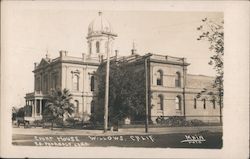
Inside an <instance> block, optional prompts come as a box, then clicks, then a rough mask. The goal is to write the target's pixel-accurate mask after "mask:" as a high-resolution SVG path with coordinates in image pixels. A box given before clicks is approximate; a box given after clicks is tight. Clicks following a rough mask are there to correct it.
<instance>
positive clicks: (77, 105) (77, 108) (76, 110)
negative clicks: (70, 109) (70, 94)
mask: <svg viewBox="0 0 250 159" xmlns="http://www.w3.org/2000/svg"><path fill="white" fill-rule="evenodd" d="M75 113H79V101H78V100H75Z"/></svg>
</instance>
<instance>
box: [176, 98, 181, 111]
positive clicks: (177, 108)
mask: <svg viewBox="0 0 250 159" xmlns="http://www.w3.org/2000/svg"><path fill="white" fill-rule="evenodd" d="M175 109H176V110H181V97H180V96H177V97H175Z"/></svg>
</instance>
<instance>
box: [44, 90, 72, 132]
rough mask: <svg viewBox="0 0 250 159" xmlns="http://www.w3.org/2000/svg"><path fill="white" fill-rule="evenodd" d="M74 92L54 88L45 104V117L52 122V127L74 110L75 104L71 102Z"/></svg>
mask: <svg viewBox="0 0 250 159" xmlns="http://www.w3.org/2000/svg"><path fill="white" fill-rule="evenodd" d="M71 99H72V94H71V93H70V92H69V90H67V89H63V90H60V89H56V90H52V91H51V92H50V94H49V97H48V102H47V103H46V105H45V110H44V114H43V116H44V118H45V119H47V120H48V121H50V122H51V125H52V126H51V129H53V124H54V122H55V121H57V120H61V121H62V120H63V118H64V117H65V116H69V115H71V114H72V113H73V112H74V104H72V103H71V102H70V100H71Z"/></svg>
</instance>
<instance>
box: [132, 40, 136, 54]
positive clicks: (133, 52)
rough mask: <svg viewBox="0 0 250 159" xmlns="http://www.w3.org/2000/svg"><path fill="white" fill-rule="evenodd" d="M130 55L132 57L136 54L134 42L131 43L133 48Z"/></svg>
mask: <svg viewBox="0 0 250 159" xmlns="http://www.w3.org/2000/svg"><path fill="white" fill-rule="evenodd" d="M131 54H132V55H134V54H136V49H135V42H133V48H132V50H131Z"/></svg>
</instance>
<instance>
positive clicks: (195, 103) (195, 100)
mask: <svg viewBox="0 0 250 159" xmlns="http://www.w3.org/2000/svg"><path fill="white" fill-rule="evenodd" d="M196 108H197V99H196V98H194V109H196Z"/></svg>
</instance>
